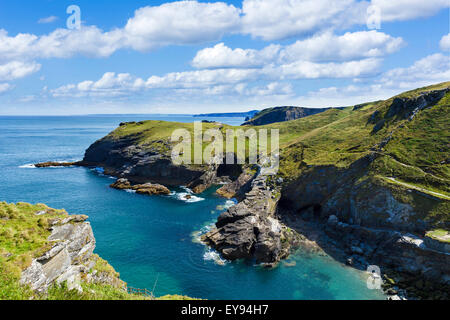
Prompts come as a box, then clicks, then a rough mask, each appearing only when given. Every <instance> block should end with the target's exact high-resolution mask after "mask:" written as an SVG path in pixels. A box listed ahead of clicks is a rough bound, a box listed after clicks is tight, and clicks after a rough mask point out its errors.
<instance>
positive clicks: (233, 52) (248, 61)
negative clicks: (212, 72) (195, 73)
mask: <svg viewBox="0 0 450 320" xmlns="http://www.w3.org/2000/svg"><path fill="white" fill-rule="evenodd" d="M280 48H281V47H280V46H279V45H270V46H268V47H265V48H264V49H262V50H254V49H240V48H237V49H231V48H229V47H227V46H226V45H225V44H223V43H219V44H217V45H215V46H214V47H212V48H205V49H203V50H200V51H199V52H197V54H196V56H195V57H194V59H193V60H192V65H193V66H194V67H196V68H199V69H207V68H228V67H244V68H249V67H260V66H263V65H264V64H267V63H270V62H272V61H273V60H274V59H275V58H276V57H277V56H278V53H279V50H280Z"/></svg>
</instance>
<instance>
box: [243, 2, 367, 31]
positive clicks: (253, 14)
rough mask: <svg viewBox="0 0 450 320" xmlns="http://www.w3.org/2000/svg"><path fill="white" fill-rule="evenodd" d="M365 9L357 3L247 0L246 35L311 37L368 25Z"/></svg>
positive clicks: (244, 26) (244, 20) (362, 3)
mask: <svg viewBox="0 0 450 320" xmlns="http://www.w3.org/2000/svg"><path fill="white" fill-rule="evenodd" d="M366 8H367V2H357V1H354V0H270V1H266V0H244V2H243V4H242V11H243V13H244V16H243V18H242V23H243V33H247V34H251V35H252V36H254V37H260V38H262V39H264V40H276V39H284V38H289V37H294V36H308V35H311V34H314V33H316V32H319V31H321V30H329V29H334V28H337V27H348V26H351V25H353V24H362V23H365V12H366Z"/></svg>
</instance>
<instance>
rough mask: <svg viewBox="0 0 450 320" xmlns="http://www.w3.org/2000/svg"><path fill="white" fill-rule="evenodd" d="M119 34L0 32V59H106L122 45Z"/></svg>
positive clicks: (84, 30)
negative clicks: (73, 57)
mask: <svg viewBox="0 0 450 320" xmlns="http://www.w3.org/2000/svg"><path fill="white" fill-rule="evenodd" d="M121 39H122V34H121V32H119V31H117V30H113V31H111V32H102V31H101V30H100V29H98V28H97V27H95V26H90V27H82V28H81V29H80V30H69V29H56V30H55V31H53V32H51V33H50V34H48V35H44V36H41V37H38V36H35V35H32V34H22V33H21V34H18V35H16V36H15V37H9V36H8V33H7V32H6V31H5V30H0V59H37V58H69V57H72V56H74V55H76V54H83V55H86V56H97V57H107V56H110V55H111V54H112V53H114V52H115V51H116V50H118V49H119V48H120V47H121V46H122V44H121V42H120V40H121Z"/></svg>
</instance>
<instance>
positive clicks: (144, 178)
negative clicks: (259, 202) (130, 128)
mask: <svg viewBox="0 0 450 320" xmlns="http://www.w3.org/2000/svg"><path fill="white" fill-rule="evenodd" d="M162 143H164V142H162ZM83 163H84V164H85V165H90V166H99V167H104V169H105V172H106V173H108V174H110V175H113V176H117V177H120V178H127V179H128V180H129V181H131V182H133V183H146V182H153V183H161V184H163V185H167V186H179V185H187V184H189V183H191V182H192V181H195V180H197V179H199V178H200V177H201V176H202V175H203V174H204V173H205V171H206V170H205V169H203V168H193V167H192V168H191V167H187V166H176V165H174V164H173V163H172V161H171V158H170V155H167V154H164V153H161V152H160V151H159V150H156V149H153V148H144V147H142V146H139V145H138V144H137V143H136V140H135V139H133V138H132V137H125V138H121V139H117V140H115V139H112V138H111V137H109V136H107V137H105V138H103V139H101V140H99V141H97V142H95V143H94V144H92V145H91V146H90V147H89V148H88V149H87V150H86V153H85V156H84V159H83Z"/></svg>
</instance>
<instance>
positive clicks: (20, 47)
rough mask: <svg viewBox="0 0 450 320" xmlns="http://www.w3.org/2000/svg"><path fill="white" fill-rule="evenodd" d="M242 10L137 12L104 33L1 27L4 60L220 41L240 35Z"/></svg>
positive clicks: (179, 7)
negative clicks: (36, 32) (17, 31)
mask: <svg viewBox="0 0 450 320" xmlns="http://www.w3.org/2000/svg"><path fill="white" fill-rule="evenodd" d="M239 12H240V10H239V9H237V8H235V7H234V6H232V5H227V4H225V3H221V2H216V3H199V2H196V1H179V2H172V3H166V4H162V5H160V6H147V7H143V8H140V9H138V10H136V12H135V15H134V16H133V17H132V18H130V19H129V20H128V22H127V24H126V25H125V26H124V28H116V29H113V30H111V31H108V32H104V31H102V30H101V29H99V28H97V27H96V26H82V27H81V29H79V30H68V29H56V30H55V31H53V32H51V33H49V34H47V35H43V36H36V35H34V34H28V33H25V34H24V33H20V34H18V35H16V36H13V37H11V36H8V33H7V31H6V30H3V29H0V59H1V60H6V59H20V60H23V59H37V58H69V57H72V56H75V55H85V56H95V57H108V56H110V55H111V54H113V53H114V52H116V51H117V50H119V49H123V48H132V49H135V50H150V49H154V48H157V47H161V46H166V45H182V44H195V43H201V42H205V41H211V40H218V39H220V38H221V37H222V36H223V35H224V34H225V33H230V32H234V31H237V29H238V27H239V24H240V16H239Z"/></svg>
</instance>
